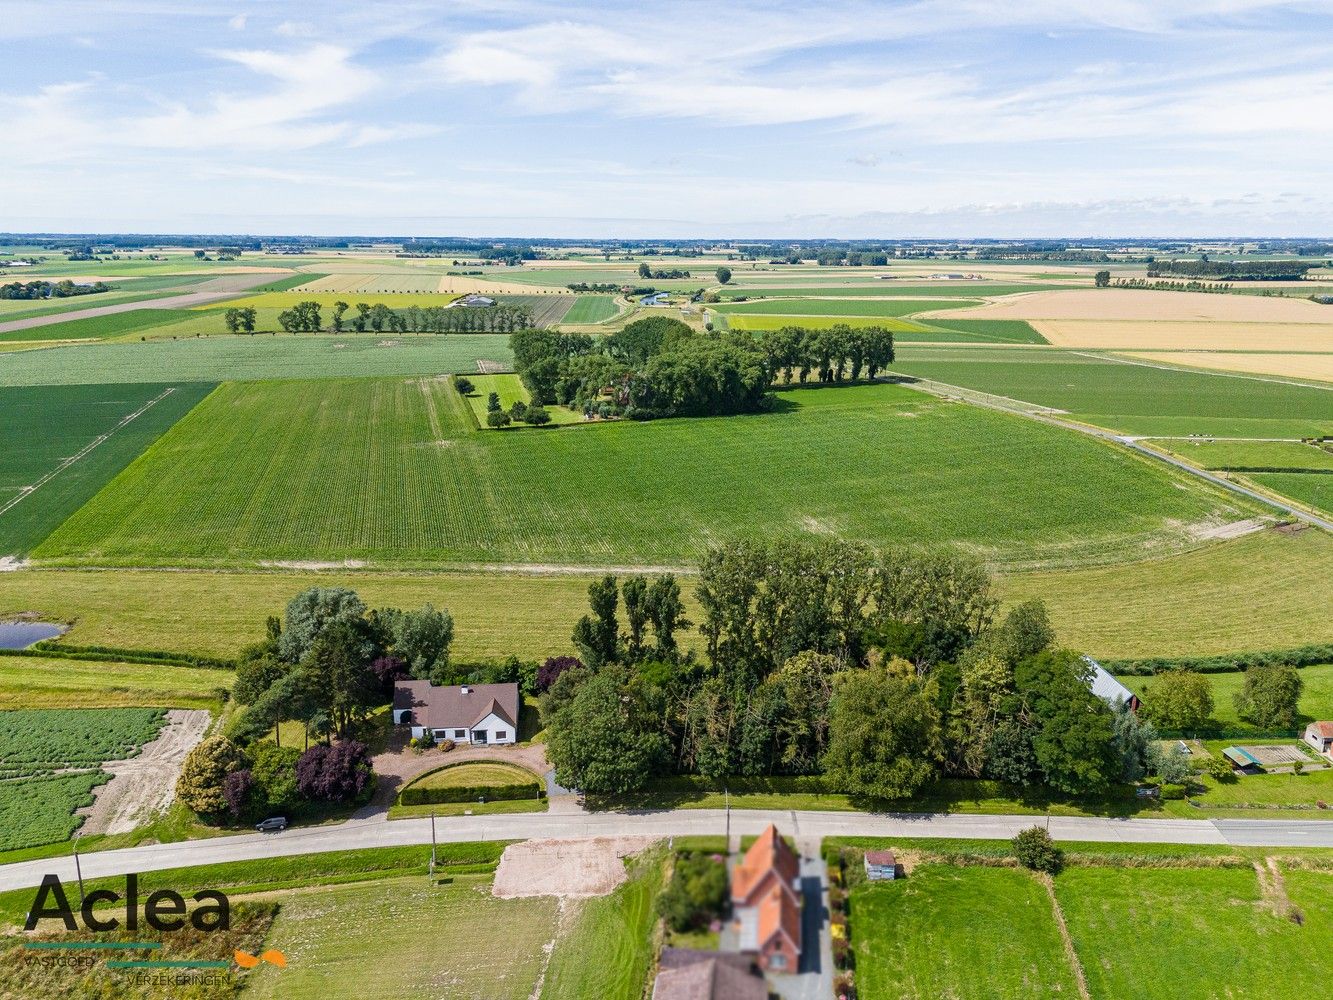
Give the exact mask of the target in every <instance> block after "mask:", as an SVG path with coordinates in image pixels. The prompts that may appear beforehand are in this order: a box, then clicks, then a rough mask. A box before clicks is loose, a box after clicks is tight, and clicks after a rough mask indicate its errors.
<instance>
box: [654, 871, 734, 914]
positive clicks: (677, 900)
mask: <svg viewBox="0 0 1333 1000" xmlns="http://www.w3.org/2000/svg"><path fill="white" fill-rule="evenodd" d="M726 896H727V866H726V864H725V863H724V862H723V861H720V860H717V859H716V858H714V857H712V856H710V855H706V854H703V855H686V856H682V857H679V858H677V859H676V865H675V870H674V871H673V872H672V874H671V883H670V884H669V885H668V886H667V887H666V889H665V890H664V891H663V893H662V895H661V896H659V897H658V900H657V912H658V913H660V914H661V915H662V917H663V918H665V920H666V922H667V924H668V926H670V927H671V929H672V930H674V931H688V930H693V929H695V928H698V927H707V926H708V925H709V924H710V923H711V922H712V921H713V920H714V919H716V918H718V917H719V916H721V914H722V905H723V903H724V902H725V900H726Z"/></svg>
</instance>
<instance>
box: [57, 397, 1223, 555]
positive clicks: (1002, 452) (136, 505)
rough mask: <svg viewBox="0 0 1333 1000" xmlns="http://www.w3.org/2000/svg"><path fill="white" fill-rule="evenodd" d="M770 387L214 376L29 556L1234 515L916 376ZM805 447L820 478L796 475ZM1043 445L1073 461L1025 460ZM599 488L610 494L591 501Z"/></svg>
mask: <svg viewBox="0 0 1333 1000" xmlns="http://www.w3.org/2000/svg"><path fill="white" fill-rule="evenodd" d="M779 400H780V406H779V408H778V410H777V412H774V413H769V414H764V415H760V416H753V417H734V418H716V419H704V420H675V421H658V422H654V423H649V424H632V423H614V424H604V425H585V426H579V427H571V428H568V429H565V430H558V431H553V432H547V433H542V434H527V433H520V434H480V435H479V434H476V433H475V432H473V430H472V428H471V425H470V421H468V420H467V418H466V415H465V414H464V413H463V412H462V410H461V407H462V406H463V405H464V403H463V400H462V399H461V398H459V397H458V395H457V393H456V392H455V391H454V390H453V389H452V387H450V386H448V385H447V384H446V383H445V382H442V381H439V380H411V381H402V380H395V381H391V382H390V381H383V380H372V379H358V380H355V381H339V382H277V383H273V382H270V383H232V384H226V385H223V386H222V387H220V388H219V389H218V390H217V391H216V392H215V393H214V394H213V396H211V397H210V398H209V400H208V401H207V402H206V404H205V405H203V406H200V407H198V408H196V409H195V410H194V411H193V412H192V413H191V414H190V415H189V416H188V417H187V418H186V419H185V420H183V421H181V422H180V423H179V424H178V425H177V427H176V428H175V429H174V430H173V431H172V432H171V433H170V434H168V435H166V436H165V437H164V438H162V439H161V440H159V441H158V442H157V443H155V444H154V445H153V446H152V447H151V448H149V449H148V451H147V452H146V453H145V454H144V455H143V456H142V457H141V459H140V460H139V461H137V462H136V463H135V464H134V465H133V466H132V467H131V468H130V469H127V470H126V471H125V472H124V473H123V474H122V475H121V476H119V477H118V478H117V479H116V480H115V481H114V482H112V483H111V484H110V485H109V486H108V487H107V488H106V489H104V490H103V492H102V493H101V494H100V495H99V496H98V497H97V498H96V499H95V500H94V502H92V503H90V504H88V505H87V506H85V507H84V508H83V509H82V510H81V511H79V512H78V513H77V514H76V515H75V516H74V517H72V518H71V519H70V520H68V521H67V522H65V524H64V525H62V526H61V528H60V529H58V530H57V531H56V532H55V533H54V534H53V535H52V536H51V537H50V538H48V539H47V540H46V541H45V542H44V543H43V544H42V545H41V546H40V547H39V548H38V549H37V550H35V553H34V554H35V555H36V556H38V557H40V558H41V559H43V560H54V561H59V562H62V563H80V562H95V563H98V564H113V565H114V564H121V565H154V564H170V565H191V564H195V565H227V564H232V565H236V564H246V563H251V564H253V563H255V562H258V561H262V560H283V559H288V560H308V559H329V560H342V559H363V560H375V561H377V562H379V561H382V562H385V563H392V564H407V565H410V564H412V563H416V562H422V561H451V562H463V563H469V562H494V561H504V562H561V563H570V564H585V565H586V564H593V565H599V564H605V563H607V562H609V561H616V562H625V563H640V564H662V563H676V564H680V563H689V562H692V561H693V560H694V559H695V558H697V556H698V554H699V552H700V551H701V549H702V547H703V546H704V545H705V544H706V542H707V541H708V540H710V539H712V538H715V537H718V535H719V534H720V533H725V532H728V531H734V530H739V529H740V528H741V527H742V526H744V527H745V528H746V529H747V530H763V531H765V532H767V533H768V534H769V535H770V536H772V537H783V536H786V537H805V536H809V535H810V534H812V533H817V534H838V535H843V536H846V537H856V538H861V539H864V540H867V541H870V542H874V543H878V544H887V543H890V542H901V541H919V542H942V541H947V540H953V541H955V542H956V543H961V544H963V545H965V546H970V547H974V548H976V549H978V550H981V551H984V552H985V553H986V554H987V555H988V556H989V557H990V558H992V559H993V560H994V561H996V562H1000V563H1005V564H1008V565H1010V566H1011V567H1014V566H1015V565H1029V566H1031V565H1033V564H1034V563H1037V564H1042V563H1044V564H1047V565H1069V564H1077V563H1086V562H1096V561H1111V560H1117V559H1123V558H1125V557H1127V556H1130V555H1133V554H1135V553H1146V552H1147V551H1148V550H1149V549H1152V550H1154V551H1159V552H1160V551H1162V546H1166V547H1167V550H1170V549H1171V548H1172V547H1180V546H1182V545H1184V544H1186V543H1187V538H1186V537H1184V536H1182V534H1181V533H1180V532H1179V530H1178V529H1172V528H1171V527H1170V526H1169V525H1168V524H1167V523H1166V522H1167V519H1173V520H1175V521H1177V522H1179V523H1186V524H1188V523H1194V522H1198V521H1201V520H1205V519H1210V518H1214V517H1217V516H1220V517H1222V518H1224V519H1231V518H1235V517H1237V516H1240V515H1242V514H1245V513H1248V512H1247V511H1245V510H1243V509H1241V508H1237V507H1236V506H1235V505H1234V504H1233V503H1231V502H1230V501H1229V500H1228V499H1226V498H1223V497H1221V496H1220V495H1218V494H1216V493H1214V492H1213V491H1212V489H1211V488H1204V487H1201V486H1195V485H1194V484H1192V483H1191V484H1186V483H1177V482H1175V481H1174V480H1173V479H1172V478H1170V477H1169V476H1167V475H1165V474H1163V473H1162V472H1160V471H1158V470H1156V469H1154V468H1150V467H1148V466H1147V465H1145V464H1144V462H1143V461H1141V460H1139V459H1136V458H1133V457H1131V456H1129V455H1127V454H1123V453H1121V452H1119V451H1117V450H1115V449H1112V448H1108V447H1105V446H1102V445H1100V444H1097V443H1095V442H1092V441H1088V440H1084V439H1081V438H1079V437H1076V436H1074V435H1070V434H1068V433H1067V432H1065V431H1062V430H1060V429H1058V428H1051V427H1047V426H1043V425H1039V424H1036V423H1032V422H1029V421H1025V420H1022V419H1021V418H1017V417H1012V416H1009V415H1007V414H1001V413H995V412H992V411H987V410H982V409H979V408H975V407H970V406H965V405H959V404H953V403H949V402H944V401H940V400H937V399H933V398H931V397H928V396H925V395H923V394H919V393H916V392H913V391H911V390H908V389H902V388H899V387H895V386H889V385H877V386H862V387H853V388H835V389H819V390H808V389H806V390H791V391H788V392H784V393H780V394H779ZM885 440H892V441H893V442H894V448H892V449H885V448H883V447H882V443H883V441H885ZM256 441H262V442H264V446H263V447H262V448H256V447H255V446H254V443H255V442H256ZM803 455H818V456H819V457H820V461H821V463H822V465H823V467H824V468H826V469H827V470H828V474H827V475H826V476H824V477H822V478H821V479H820V480H818V481H809V480H806V479H804V478H801V477H794V476H792V475H790V474H789V473H790V472H791V471H792V470H796V469H799V468H800V461H801V456H803ZM1038 455H1040V456H1041V462H1042V463H1045V464H1047V465H1048V466H1051V467H1061V468H1063V469H1064V470H1065V471H1066V476H1065V477H1062V478H1061V479H1060V480H1050V479H1046V478H1038V477H1033V476H1030V475H1029V474H1028V472H1027V470H1028V469H1029V468H1031V467H1032V466H1033V465H1034V464H1036V463H1037V458H1036V456H1038ZM631 467H632V468H634V470H635V474H634V476H633V477H626V476H625V475H623V472H622V470H624V469H628V468H631ZM923 470H929V471H928V472H924V471H923ZM682 482H688V483H689V484H690V494H691V497H692V502H691V504H689V505H686V506H683V505H681V504H679V503H677V502H676V499H675V498H676V495H677V491H678V490H679V485H680V484H681V483H682ZM742 483H743V484H744V487H745V488H744V490H743V491H741V490H740V489H738V485H739V484H742ZM612 494H617V495H618V497H619V500H618V502H617V503H616V504H615V505H614V506H605V505H602V504H599V503H597V502H596V501H595V499H594V500H590V498H596V497H599V496H610V495H612ZM479 497H481V498H484V502H480V503H479V502H477V498H479ZM885 512H891V516H890V517H889V518H888V519H886V518H885V516H884V515H885Z"/></svg>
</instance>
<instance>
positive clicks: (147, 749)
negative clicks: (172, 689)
mask: <svg viewBox="0 0 1333 1000" xmlns="http://www.w3.org/2000/svg"><path fill="white" fill-rule="evenodd" d="M208 721H209V713H208V712H207V711H206V710H204V709H190V710H184V709H173V710H171V711H170V712H168V713H167V724H166V725H165V726H163V727H162V731H161V732H160V733H158V736H157V739H155V740H153V742H151V743H147V744H145V745H144V748H143V750H142V751H141V752H140V753H139V756H137V757H131V758H129V759H128V760H113V761H108V762H107V763H106V764H104V765H102V769H103V770H104V771H107V772H109V773H110V774H111V775H113V777H112V779H111V780H110V781H109V782H107V783H106V784H105V785H103V786H102V787H101V788H99V789H97V791H96V795H97V799H96V801H94V802H93V804H92V806H91V807H90V808H89V810H88V813H87V816H88V820H87V822H85V823H84V825H83V832H84V833H128V832H129V831H131V830H133V829H134V828H135V827H137V826H139V825H141V824H142V823H144V822H145V821H147V820H149V819H151V818H152V817H153V816H154V815H156V814H157V813H159V812H161V811H162V810H164V809H166V808H167V807H168V806H169V805H171V803H172V800H173V799H174V798H175V797H176V779H177V778H179V777H180V773H181V764H182V763H184V761H185V755H186V754H188V753H189V752H190V751H191V750H192V749H194V746H195V744H196V743H198V742H199V741H200V740H201V739H203V738H204V733H205V732H206V731H207V730H208Z"/></svg>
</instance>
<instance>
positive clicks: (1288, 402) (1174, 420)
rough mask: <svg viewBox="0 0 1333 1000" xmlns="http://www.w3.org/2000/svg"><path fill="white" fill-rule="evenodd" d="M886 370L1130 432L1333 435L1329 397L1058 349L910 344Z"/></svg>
mask: <svg viewBox="0 0 1333 1000" xmlns="http://www.w3.org/2000/svg"><path fill="white" fill-rule="evenodd" d="M942 325H948V324H947V323H944V324H942ZM893 371H894V372H895V373H897V374H902V375H913V376H918V377H921V378H928V379H934V380H936V381H939V382H946V383H948V384H950V385H957V386H962V387H964V388H968V389H976V390H979V391H982V392H989V393H994V394H997V395H1001V396H1009V397H1012V398H1014V399H1021V400H1025V401H1027V402H1030V403H1039V404H1041V405H1043V406H1051V407H1055V408H1056V409H1061V410H1066V411H1068V412H1069V413H1070V414H1071V415H1073V416H1075V417H1077V418H1078V419H1080V420H1083V421H1085V422H1087V423H1090V424H1096V425H1098V426H1101V427H1109V428H1112V429H1114V430H1120V431H1127V432H1129V433H1133V434H1143V435H1148V436H1156V435H1182V436H1184V435H1190V434H1206V435H1216V436H1230V437H1298V438H1299V437H1316V436H1319V435H1324V434H1333V393H1330V391H1329V390H1327V389H1321V388H1316V387H1314V386H1304V385H1296V384H1292V383H1285V382H1278V381H1274V380H1271V379H1261V378H1236V377H1234V376H1228V375H1218V374H1213V373H1209V372H1204V371H1183V370H1178V369H1167V368H1159V367H1151V366H1148V365H1144V364H1130V363H1126V362H1123V361H1116V360H1112V359H1110V358H1108V357H1106V356H1100V355H1090V354H1075V353H1073V352H1069V351H1059V350H1049V351H1047V350H1041V351H1034V350H1030V349H1013V350H1006V349H1004V348H991V347H987V348H966V347H913V346H911V345H910V344H909V345H906V346H905V347H904V348H903V349H902V350H901V351H900V352H899V353H898V360H897V361H896V362H895V363H894V364H893Z"/></svg>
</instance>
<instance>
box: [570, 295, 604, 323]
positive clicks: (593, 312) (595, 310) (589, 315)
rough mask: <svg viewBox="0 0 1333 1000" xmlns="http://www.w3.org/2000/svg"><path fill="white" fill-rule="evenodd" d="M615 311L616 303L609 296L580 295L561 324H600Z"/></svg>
mask: <svg viewBox="0 0 1333 1000" xmlns="http://www.w3.org/2000/svg"><path fill="white" fill-rule="evenodd" d="M616 311H617V308H616V301H615V299H613V298H612V297H611V296H609V295H580V296H579V297H578V298H577V299H576V300H575V301H574V305H573V306H572V307H571V308H570V310H569V312H567V313H565V315H564V317H563V319H562V320H561V322H563V323H571V324H574V323H601V322H602V321H603V320H608V319H610V318H611V317H612V316H614V315H615V314H616Z"/></svg>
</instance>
